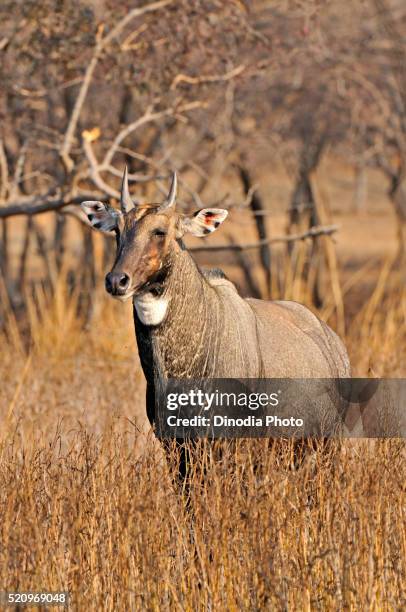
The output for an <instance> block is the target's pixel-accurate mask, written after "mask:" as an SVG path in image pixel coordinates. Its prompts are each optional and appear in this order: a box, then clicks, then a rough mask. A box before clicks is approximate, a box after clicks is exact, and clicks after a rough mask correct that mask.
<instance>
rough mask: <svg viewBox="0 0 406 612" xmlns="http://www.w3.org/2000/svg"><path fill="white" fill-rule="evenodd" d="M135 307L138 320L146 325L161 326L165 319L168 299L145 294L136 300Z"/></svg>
mask: <svg viewBox="0 0 406 612" xmlns="http://www.w3.org/2000/svg"><path fill="white" fill-rule="evenodd" d="M134 306H135V310H136V312H137V315H138V318H139V319H140V321H141V322H142V323H144V325H159V324H160V323H162V321H163V320H164V318H165V315H166V311H167V309H168V299H167V298H166V297H160V296H155V295H152V293H143V294H142V295H139V296H137V297H135V298H134Z"/></svg>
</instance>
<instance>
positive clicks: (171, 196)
mask: <svg viewBox="0 0 406 612" xmlns="http://www.w3.org/2000/svg"><path fill="white" fill-rule="evenodd" d="M177 189H178V178H177V176H176V172H174V173H173V176H172V183H171V187H170V189H169V193H168V195H167V197H166V200H165V202H164V203H163V204H161V206H160V207H159V210H160V211H162V210H167V209H168V208H171V207H172V206H174V205H175V202H176V192H177Z"/></svg>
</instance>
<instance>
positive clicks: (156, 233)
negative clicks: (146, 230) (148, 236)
mask: <svg viewBox="0 0 406 612" xmlns="http://www.w3.org/2000/svg"><path fill="white" fill-rule="evenodd" d="M152 235H153V236H158V237H159V236H166V232H165V230H161V229H156V230H154V231H153V232H152Z"/></svg>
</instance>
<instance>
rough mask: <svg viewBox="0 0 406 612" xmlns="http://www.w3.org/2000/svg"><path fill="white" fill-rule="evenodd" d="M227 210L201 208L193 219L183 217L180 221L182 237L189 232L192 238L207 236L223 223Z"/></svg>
mask: <svg viewBox="0 0 406 612" xmlns="http://www.w3.org/2000/svg"><path fill="white" fill-rule="evenodd" d="M227 215H228V210H223V209H222V208H202V210H198V211H197V212H196V213H195V214H194V215H193V217H184V218H183V219H182V221H181V226H182V227H181V229H182V230H183V231H182V232H181V233H182V235H183V234H184V233H186V232H190V233H191V234H193V236H207V235H208V234H211V233H212V232H215V231H216V229H217V228H218V227H219V226H220V225H221V224H222V223H223V221H224V220H225V218H226V217H227Z"/></svg>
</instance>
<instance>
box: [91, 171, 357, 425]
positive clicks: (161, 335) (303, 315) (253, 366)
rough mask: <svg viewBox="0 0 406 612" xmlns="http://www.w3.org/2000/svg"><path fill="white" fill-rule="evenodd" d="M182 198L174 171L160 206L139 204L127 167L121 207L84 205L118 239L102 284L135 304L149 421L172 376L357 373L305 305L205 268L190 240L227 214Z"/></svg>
mask: <svg viewBox="0 0 406 612" xmlns="http://www.w3.org/2000/svg"><path fill="white" fill-rule="evenodd" d="M176 192H177V178H176V173H174V174H173V178H172V183H171V186H170V189H169V193H168V195H167V197H166V199H165V200H164V201H163V202H162V203H160V204H146V203H142V204H137V205H135V204H134V202H133V201H132V198H131V196H130V192H129V186H128V175H127V168H125V170H124V174H123V179H122V186H121V201H120V210H118V209H116V208H112V207H110V206H108V205H107V204H104V203H102V202H98V201H86V202H83V203H82V205H81V206H82V208H83V210H84V212H85V213H86V215H87V218H88V220H89V222H90V224H91V225H92V226H93V227H94V228H96V229H98V230H101V231H103V232H114V233H115V235H116V243H117V250H116V258H115V262H114V265H113V267H112V269H111V271H110V272H109V273H108V274H107V275H106V278H105V286H106V291H107V292H108V293H109V294H110V295H112V296H113V297H115V298H117V299H119V300H122V301H125V300H130V299H132V302H133V315H134V324H135V334H136V340H137V344H138V351H139V356H140V361H141V365H142V369H143V372H144V375H145V378H146V382H147V391H146V408H147V415H148V419H149V421H150V423H151V424H153V423H154V420H155V410H156V398H157V396H158V392H160V391H162V389H164V388H165V382H166V381H167V380H168V379H171V378H176V379H182V378H183V379H184V378H189V379H190V378H192V379H202V378H240V379H247V378H341V377H344V378H346V377H350V374H351V371H350V363H349V359H348V355H347V352H346V349H345V347H344V345H343V343H342V341H341V340H340V338H339V337H338V336H337V335H336V334H335V333H334V332H333V330H332V329H330V327H328V325H327V324H326V323H324V322H323V321H321V320H319V319H318V318H317V317H316V316H315V315H314V314H313V313H312V312H311V311H310V310H309V309H307V308H306V307H305V306H303V305H301V304H299V303H297V302H293V301H280V300H274V301H272V300H271V301H265V300H259V299H253V298H246V299H244V298H243V297H241V296H240V295H239V293H238V291H237V289H236V287H235V285H234V284H233V283H232V282H231V281H230V280H228V279H227V278H226V276H225V275H224V274H223V273H222V272H221V271H220V270H211V271H209V272H205V271H202V270H201V269H200V268H199V267H198V265H197V264H196V262H195V261H194V259H193V258H192V256H191V255H190V253H189V252H188V251H187V249H186V248H185V246H184V243H183V241H182V239H183V236H184V235H185V234H187V233H190V234H192V235H194V236H207V235H209V234H210V233H212V232H214V231H215V230H217V229H218V228H219V226H220V225H221V224H222V223H223V222H224V221H225V219H226V217H227V214H228V212H227V210H222V209H220V208H204V209H202V210H198V211H196V212H195V213H194V214H193V215H190V216H189V215H185V214H180V213H177V212H176ZM312 418H314V415H312ZM316 418H317V415H316ZM320 418H321V416H320Z"/></svg>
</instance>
